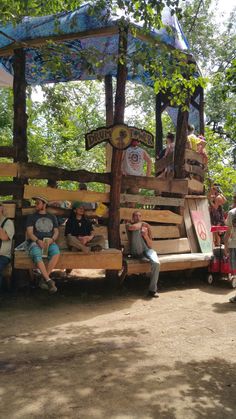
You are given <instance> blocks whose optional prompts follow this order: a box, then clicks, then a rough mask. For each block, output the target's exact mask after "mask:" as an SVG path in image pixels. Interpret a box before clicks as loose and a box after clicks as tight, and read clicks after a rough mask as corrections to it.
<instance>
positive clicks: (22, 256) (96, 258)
mask: <svg viewBox="0 0 236 419" xmlns="http://www.w3.org/2000/svg"><path fill="white" fill-rule="evenodd" d="M46 264H47V262H46ZM14 267H15V269H32V268H34V267H35V266H34V264H33V262H32V260H31V259H30V258H29V256H28V254H27V253H26V252H21V251H16V252H15V259H14ZM67 268H68V269H111V270H113V269H114V270H120V269H122V253H121V251H120V250H117V249H105V250H102V251H101V252H90V253H88V254H84V253H80V252H70V251H65V250H63V251H62V252H61V254H60V258H59V262H58V264H57V266H56V269H67Z"/></svg>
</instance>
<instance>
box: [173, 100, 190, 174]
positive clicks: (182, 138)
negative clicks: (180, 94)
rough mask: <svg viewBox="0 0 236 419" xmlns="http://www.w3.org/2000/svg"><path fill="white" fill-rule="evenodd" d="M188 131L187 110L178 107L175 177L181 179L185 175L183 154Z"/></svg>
mask: <svg viewBox="0 0 236 419" xmlns="http://www.w3.org/2000/svg"><path fill="white" fill-rule="evenodd" d="M187 133H188V111H183V110H182V108H181V107H180V108H179V112H178V117H177V128H176V144H175V157H174V167H175V177H176V178H177V179H182V178H184V176H185V173H184V156H185V149H186V142H187Z"/></svg>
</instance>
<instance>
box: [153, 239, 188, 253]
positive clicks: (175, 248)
mask: <svg viewBox="0 0 236 419" xmlns="http://www.w3.org/2000/svg"><path fill="white" fill-rule="evenodd" d="M152 248H153V249H154V250H156V252H157V253H158V254H159V255H167V254H171V253H188V252H190V246H189V242H188V239H187V238H186V237H183V238H180V239H169V240H154V241H153V244H152Z"/></svg>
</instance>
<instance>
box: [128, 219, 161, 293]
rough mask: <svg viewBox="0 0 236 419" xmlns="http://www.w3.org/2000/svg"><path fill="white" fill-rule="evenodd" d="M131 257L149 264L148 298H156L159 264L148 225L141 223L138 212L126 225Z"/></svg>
mask: <svg viewBox="0 0 236 419" xmlns="http://www.w3.org/2000/svg"><path fill="white" fill-rule="evenodd" d="M127 232H128V238H129V242H130V252H131V256H132V257H134V258H137V259H142V258H147V259H149V260H150V262H151V278H150V284H149V290H148V296H149V297H152V298H158V297H159V295H158V293H157V282H158V278H159V272H160V262H159V259H158V256H157V253H156V252H155V250H153V249H152V232H151V227H150V225H149V224H148V223H145V222H143V221H142V216H141V213H140V212H139V211H134V212H133V214H132V221H131V223H130V224H128V225H127Z"/></svg>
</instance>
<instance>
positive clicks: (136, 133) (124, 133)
mask: <svg viewBox="0 0 236 419" xmlns="http://www.w3.org/2000/svg"><path fill="white" fill-rule="evenodd" d="M132 140H136V141H139V142H140V143H142V144H144V145H146V146H147V147H150V148H153V147H154V136H153V134H151V133H150V132H148V131H146V130H144V129H139V128H136V127H129V126H128V125H126V124H120V125H113V126H111V127H102V128H98V129H96V130H93V131H91V132H88V133H87V134H85V142H86V150H90V149H91V148H93V147H94V146H95V145H98V144H100V143H102V142H103V141H106V142H109V143H110V144H111V145H112V146H113V147H115V148H117V149H118V150H125V149H126V148H128V147H129V146H130V144H131V141H132Z"/></svg>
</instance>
